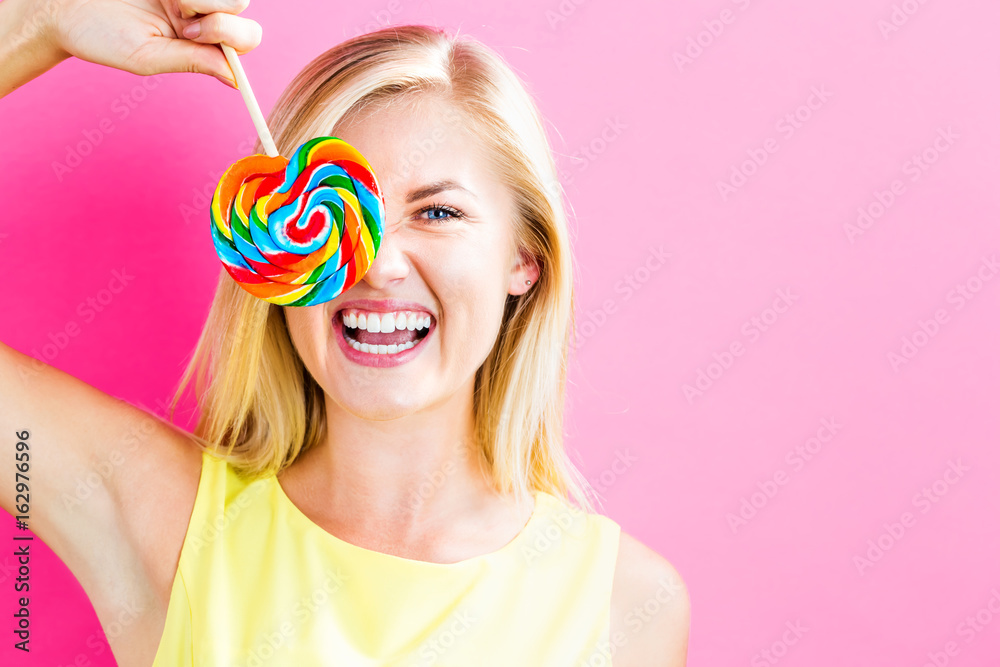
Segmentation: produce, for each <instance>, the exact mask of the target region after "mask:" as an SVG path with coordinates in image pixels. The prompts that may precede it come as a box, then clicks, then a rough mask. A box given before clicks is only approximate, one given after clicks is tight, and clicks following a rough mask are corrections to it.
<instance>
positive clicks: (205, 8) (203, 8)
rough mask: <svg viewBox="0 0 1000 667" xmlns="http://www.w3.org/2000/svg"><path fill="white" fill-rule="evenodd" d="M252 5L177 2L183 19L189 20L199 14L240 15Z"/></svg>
mask: <svg viewBox="0 0 1000 667" xmlns="http://www.w3.org/2000/svg"><path fill="white" fill-rule="evenodd" d="M249 5H250V0H177V11H178V13H179V14H180V16H181V18H184V19H189V18H191V17H192V16H196V15H198V14H214V13H215V12H225V13H226V14H240V13H242V12H243V10H245V9H246V8H247V7H248V6H249Z"/></svg>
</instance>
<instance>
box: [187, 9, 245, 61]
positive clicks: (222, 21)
mask: <svg viewBox="0 0 1000 667" xmlns="http://www.w3.org/2000/svg"><path fill="white" fill-rule="evenodd" d="M263 32H264V31H263V29H262V28H261V27H260V24H259V23H257V22H256V21H254V20H253V19H248V18H243V17H242V16H233V15H232V14H223V13H221V12H216V13H214V14H209V15H208V16H205V17H202V18H200V19H198V20H197V21H193V22H191V23H189V24H188V25H187V26H185V27H184V30H182V31H181V34H182V35H183V36H184V37H187V38H188V39H190V40H193V41H195V42H200V43H202V44H227V45H228V46H231V47H233V49H235V50H236V53H239V54H240V55H242V54H244V53H246V52H247V51H250V50H251V49H255V48H257V46H258V45H259V44H260V40H261V37H262V35H263Z"/></svg>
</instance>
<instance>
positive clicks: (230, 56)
mask: <svg viewBox="0 0 1000 667" xmlns="http://www.w3.org/2000/svg"><path fill="white" fill-rule="evenodd" d="M220 46H221V47H222V52H223V53H224V54H226V60H228V61H229V67H230V68H232V70H233V74H234V75H235V76H236V85H237V87H238V88H239V90H240V94H241V95H242V96H243V103H244V104H246V105H247V111H249V112H250V119H251V120H253V126H254V127H255V128H257V136H258V137H260V143H261V145H263V146H264V151H265V152H266V153H267V154H268V155H269V156H270V157H277V156H278V149H277V148H276V147H275V145H274V139H272V138H271V131H270V130H268V129H267V122H266V121H265V120H264V114H262V113H261V112H260V105H258V104H257V98H255V97H254V96H253V91H252V90H251V89H250V81H248V80H247V74H246V72H244V71H243V65H241V64H240V59H239V58H238V57H237V55H236V50H235V49H233V47H231V46H227V45H226V44H220Z"/></svg>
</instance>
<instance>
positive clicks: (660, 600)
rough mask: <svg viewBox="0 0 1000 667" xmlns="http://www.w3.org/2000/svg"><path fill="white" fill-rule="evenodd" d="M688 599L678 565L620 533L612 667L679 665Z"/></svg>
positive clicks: (684, 654) (688, 618)
mask: <svg viewBox="0 0 1000 667" xmlns="http://www.w3.org/2000/svg"><path fill="white" fill-rule="evenodd" d="M690 624H691V600H690V598H689V596H688V591H687V587H686V586H685V584H684V580H683V579H682V578H681V576H680V573H679V572H678V571H677V569H676V568H675V567H674V566H673V565H672V564H671V563H670V562H669V561H668V560H667V559H666V558H664V557H663V556H661V555H660V554H658V553H656V552H655V551H653V550H652V549H650V548H649V547H647V546H646V545H645V544H643V543H642V542H640V541H639V540H637V539H635V538H634V537H632V536H631V535H629V534H627V533H626V532H625V531H622V532H621V540H620V543H619V546H618V561H617V563H616V565H615V576H614V584H613V588H612V594H611V631H610V639H611V645H612V646H613V647H614V654H613V658H612V663H613V664H614V666H615V667H638V666H639V665H643V666H645V667H684V665H685V664H686V661H687V644H688V633H689V630H690Z"/></svg>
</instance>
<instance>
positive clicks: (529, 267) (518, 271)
mask: <svg viewBox="0 0 1000 667" xmlns="http://www.w3.org/2000/svg"><path fill="white" fill-rule="evenodd" d="M540 274H541V267H539V265H538V260H537V259H536V258H535V257H534V255H532V254H530V253H529V252H528V251H526V250H524V249H520V250H518V253H517V261H516V262H515V263H514V266H513V268H512V269H511V271H510V282H508V283H507V293H508V294H513V295H514V296H519V295H521V294H524V293H525V292H527V291H528V290H529V289H532V288H533V287H534V286H535V285H537V284H538V276H539V275H540ZM528 280H530V281H531V284H530V285H528V284H527V283H526V281H528Z"/></svg>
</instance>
